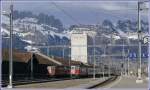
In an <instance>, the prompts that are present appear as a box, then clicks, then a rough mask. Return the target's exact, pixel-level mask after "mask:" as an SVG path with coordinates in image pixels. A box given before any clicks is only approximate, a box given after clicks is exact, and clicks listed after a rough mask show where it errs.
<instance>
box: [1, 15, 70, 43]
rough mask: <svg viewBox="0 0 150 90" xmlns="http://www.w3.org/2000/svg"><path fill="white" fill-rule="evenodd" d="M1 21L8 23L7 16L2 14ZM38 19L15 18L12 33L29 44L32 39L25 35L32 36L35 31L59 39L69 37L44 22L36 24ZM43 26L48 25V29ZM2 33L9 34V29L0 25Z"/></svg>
mask: <svg viewBox="0 0 150 90" xmlns="http://www.w3.org/2000/svg"><path fill="white" fill-rule="evenodd" d="M1 18H2V23H3V24H5V25H7V27H8V25H9V18H8V17H7V16H4V15H2V17H1ZM37 22H38V20H37V19H36V18H27V17H26V18H23V19H17V20H14V30H13V33H14V34H15V35H17V36H19V37H20V38H21V39H22V40H23V41H25V42H27V43H29V44H31V43H33V42H32V40H30V41H29V40H28V39H26V37H29V36H34V35H35V34H36V32H40V33H41V35H44V36H49V35H50V36H52V37H53V38H55V36H57V37H60V39H62V38H64V37H66V38H69V35H68V34H67V33H56V32H55V31H56V30H58V29H57V28H55V27H51V26H49V25H45V24H38V23H37ZM44 27H48V29H45V28H44ZM1 32H2V35H9V31H8V30H7V29H6V28H4V27H2V28H1Z"/></svg>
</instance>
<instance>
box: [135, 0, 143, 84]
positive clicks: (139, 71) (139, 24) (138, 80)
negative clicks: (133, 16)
mask: <svg viewBox="0 0 150 90" xmlns="http://www.w3.org/2000/svg"><path fill="white" fill-rule="evenodd" d="M140 5H141V2H138V30H137V33H138V42H139V47H138V53H139V56H138V59H139V62H138V64H139V67H138V78H137V80H136V83H143V80H142V78H141V38H142V37H141V16H140V11H141V10H142V9H141V8H140Z"/></svg>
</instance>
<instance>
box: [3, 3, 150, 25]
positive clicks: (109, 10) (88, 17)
mask: <svg viewBox="0 0 150 90" xmlns="http://www.w3.org/2000/svg"><path fill="white" fill-rule="evenodd" d="M13 3H14V8H15V9H16V10H20V11H23V10H26V11H32V12H34V13H40V12H43V13H47V14H49V15H54V16H56V17H57V18H59V19H60V20H61V21H62V22H63V24H64V25H65V26H68V25H71V24H79V23H80V24H96V23H101V22H102V21H103V20H104V19H109V20H111V21H112V22H115V21H117V20H118V19H131V20H136V19H137V2H136V1H120V2H119V1H42V2H41V1H14V2H13ZM9 4H10V2H6V1H5V2H3V3H2V9H3V10H5V11H7V10H8V8H9ZM143 6H147V5H143ZM143 6H142V7H143ZM141 13H142V18H143V19H144V20H147V14H148V13H147V11H142V12H141Z"/></svg>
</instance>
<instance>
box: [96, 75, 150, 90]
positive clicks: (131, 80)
mask: <svg viewBox="0 0 150 90" xmlns="http://www.w3.org/2000/svg"><path fill="white" fill-rule="evenodd" d="M136 79H137V78H136V77H125V76H123V77H118V79H117V80H115V81H114V82H111V83H109V84H108V85H106V86H103V87H98V88H108V89H109V88H141V89H142V88H145V90H146V89H147V88H148V80H146V78H143V83H136Z"/></svg>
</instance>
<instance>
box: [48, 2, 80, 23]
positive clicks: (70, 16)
mask: <svg viewBox="0 0 150 90" xmlns="http://www.w3.org/2000/svg"><path fill="white" fill-rule="evenodd" d="M51 3H52V4H53V5H54V6H55V7H56V8H58V9H59V10H61V11H62V12H63V13H64V14H65V15H66V16H68V17H69V18H70V19H71V20H72V21H74V22H76V23H78V24H79V25H80V24H81V23H80V22H79V21H78V20H77V19H75V18H74V17H73V16H72V15H70V14H69V13H68V12H66V11H65V10H64V9H62V7H60V6H58V5H57V4H56V3H55V2H53V1H52V2H51Z"/></svg>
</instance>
